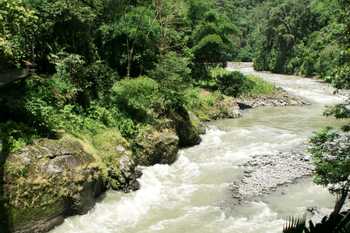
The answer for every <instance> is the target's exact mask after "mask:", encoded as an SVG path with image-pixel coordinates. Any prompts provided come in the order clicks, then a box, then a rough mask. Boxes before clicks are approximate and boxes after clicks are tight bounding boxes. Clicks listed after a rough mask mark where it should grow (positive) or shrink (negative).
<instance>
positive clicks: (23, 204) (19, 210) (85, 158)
mask: <svg viewBox="0 0 350 233" xmlns="http://www.w3.org/2000/svg"><path fill="white" fill-rule="evenodd" d="M276 90H277V89H276ZM192 98H193V100H194V101H193V102H196V104H192V105H190V106H187V109H188V110H187V109H183V110H181V111H176V112H172V113H169V114H168V116H166V117H165V118H162V119H161V121H160V122H159V123H157V124H155V125H153V126H152V127H150V128H145V129H144V130H142V131H141V132H140V133H139V134H138V136H137V137H135V138H134V139H132V140H126V139H125V138H123V136H122V135H121V134H120V133H119V132H118V130H117V129H113V128H111V129H103V128H102V129H100V130H97V131H96V133H95V134H93V135H92V134H76V135H72V134H69V133H66V132H60V133H59V134H58V135H57V136H55V137H57V138H56V139H38V140H34V142H33V143H32V145H29V146H25V147H24V148H22V149H20V150H18V151H16V152H13V153H10V154H9V155H8V157H7V160H6V163H5V173H4V189H5V193H6V196H5V198H6V199H7V200H9V202H8V204H7V210H8V216H6V217H8V218H9V219H8V222H9V224H10V227H11V229H12V232H16V233H27V232H28V233H30V232H47V231H49V230H50V229H52V228H53V227H54V226H57V225H59V224H61V223H62V222H63V220H64V218H65V217H67V216H71V215H76V214H86V213H87V212H88V211H89V210H90V209H91V208H92V207H93V206H94V204H95V202H96V198H97V197H98V196H100V195H101V194H102V193H104V192H105V191H106V190H108V189H113V190H120V191H124V192H130V191H135V190H137V189H138V188H139V187H140V184H139V183H138V181H137V178H139V177H140V176H141V173H140V171H139V170H138V169H136V166H137V165H143V166H152V165H154V164H172V163H173V162H175V161H176V159H177V157H178V151H179V149H180V148H183V147H189V146H193V145H196V144H198V143H200V136H199V135H200V134H202V133H204V132H205V129H204V128H203V122H205V121H210V120H217V119H223V118H237V117H241V111H242V110H244V109H246V108H247V107H249V108H255V107H258V106H267V105H271V103H273V106H286V105H298V104H304V101H302V100H299V99H296V98H295V97H289V96H288V95H286V94H285V92H283V91H282V90H280V89H278V90H277V91H276V92H273V93H272V95H271V94H270V95H262V96H254V97H249V98H248V97H247V98H241V99H236V98H233V97H229V96H224V95H222V94H220V93H213V92H208V91H205V90H199V92H198V93H197V94H196V95H195V96H194V97H192ZM249 101H253V102H249ZM257 102H258V103H259V104H256V103H257ZM242 103H243V104H242ZM251 103H253V104H251Z"/></svg>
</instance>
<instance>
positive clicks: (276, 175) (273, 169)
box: [232, 152, 313, 203]
mask: <svg viewBox="0 0 350 233" xmlns="http://www.w3.org/2000/svg"><path fill="white" fill-rule="evenodd" d="M241 167H242V169H243V175H242V178H241V179H240V180H239V181H237V182H234V183H233V184H232V195H233V197H234V199H235V200H237V202H238V203H241V202H243V201H251V200H255V199H256V198H258V197H259V196H261V195H264V194H268V193H270V192H272V191H275V190H276V189H277V188H278V187H279V186H281V185H285V184H288V183H293V182H295V181H296V180H297V179H299V178H303V177H306V176H310V175H312V172H313V165H312V163H311V161H310V157H309V156H308V155H305V154H304V153H300V152H278V153H275V154H262V155H254V156H253V157H252V159H251V160H249V161H248V162H246V163H245V164H242V165H241Z"/></svg>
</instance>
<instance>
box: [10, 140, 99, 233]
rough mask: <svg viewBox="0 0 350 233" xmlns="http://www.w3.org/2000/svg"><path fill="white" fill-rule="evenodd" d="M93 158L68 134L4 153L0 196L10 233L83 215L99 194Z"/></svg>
mask: <svg viewBox="0 0 350 233" xmlns="http://www.w3.org/2000/svg"><path fill="white" fill-rule="evenodd" d="M100 178H101V170H100V168H99V166H98V164H97V163H96V160H95V158H94V156H92V155H91V154H89V153H87V152H86V151H85V150H84V148H83V145H82V144H81V142H80V141H79V140H77V139H75V138H73V137H71V136H68V135H66V136H64V137H63V138H62V139H60V140H50V139H41V140H38V141H36V142H34V144H33V145H31V146H27V147H25V148H24V149H22V150H20V151H18V152H16V153H13V154H10V155H9V156H8V159H7V161H6V162H5V167H4V193H5V199H6V202H7V210H8V216H9V225H10V228H11V231H13V232H21V233H22V232H46V231H48V230H49V229H51V228H52V227H54V226H55V225H57V224H59V223H60V222H61V221H62V220H63V217H64V216H65V215H70V214H83V213H86V212H87V211H88V210H89V209H90V208H91V207H92V206H93V205H94V200H93V199H94V198H95V197H96V196H97V195H98V194H99V193H101V191H102V182H101V179H100Z"/></svg>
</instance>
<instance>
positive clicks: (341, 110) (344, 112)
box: [324, 104, 350, 118]
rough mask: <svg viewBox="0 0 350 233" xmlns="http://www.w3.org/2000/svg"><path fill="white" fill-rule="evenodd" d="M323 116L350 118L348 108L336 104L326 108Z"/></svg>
mask: <svg viewBox="0 0 350 233" xmlns="http://www.w3.org/2000/svg"><path fill="white" fill-rule="evenodd" d="M324 115H325V116H335V117H336V118H350V108H349V105H347V104H338V105H335V106H331V107H328V108H327V109H326V111H325V112H324Z"/></svg>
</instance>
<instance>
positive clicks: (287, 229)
mask: <svg viewBox="0 0 350 233" xmlns="http://www.w3.org/2000/svg"><path fill="white" fill-rule="evenodd" d="M305 225H306V220H305V217H303V218H295V217H290V218H289V220H288V221H287V223H286V225H285V226H284V227H283V233H303V232H304V229H305Z"/></svg>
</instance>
